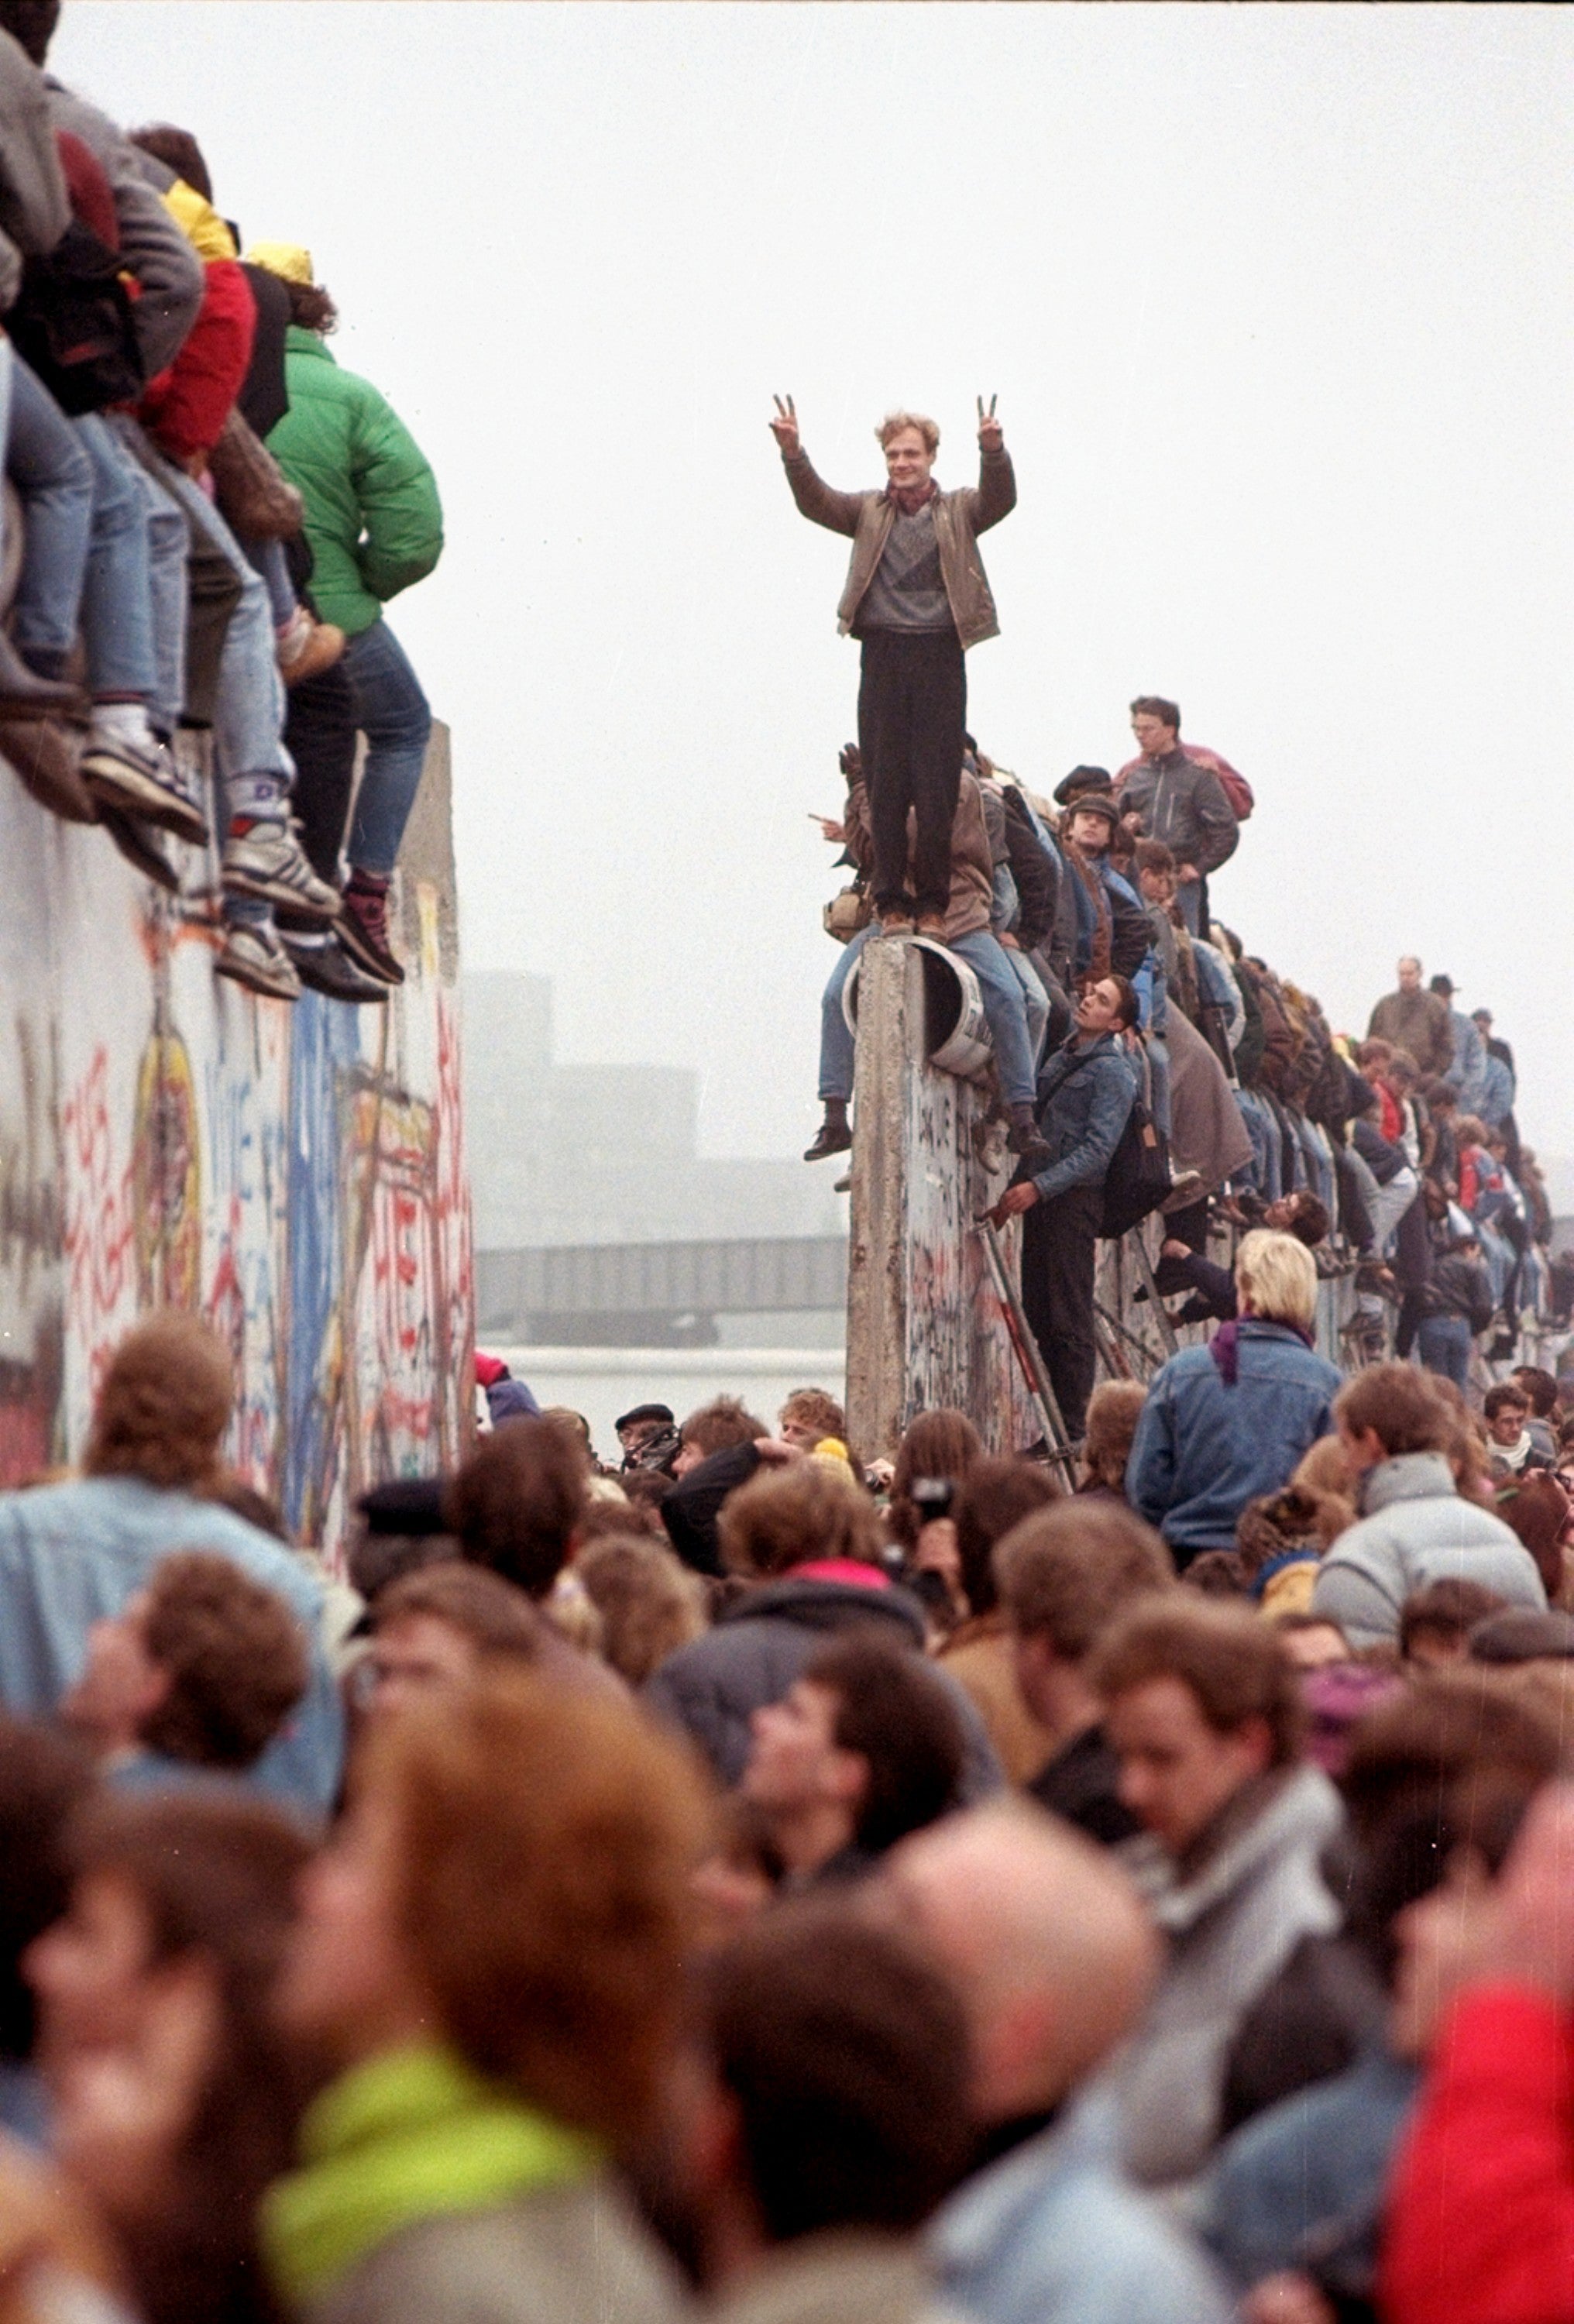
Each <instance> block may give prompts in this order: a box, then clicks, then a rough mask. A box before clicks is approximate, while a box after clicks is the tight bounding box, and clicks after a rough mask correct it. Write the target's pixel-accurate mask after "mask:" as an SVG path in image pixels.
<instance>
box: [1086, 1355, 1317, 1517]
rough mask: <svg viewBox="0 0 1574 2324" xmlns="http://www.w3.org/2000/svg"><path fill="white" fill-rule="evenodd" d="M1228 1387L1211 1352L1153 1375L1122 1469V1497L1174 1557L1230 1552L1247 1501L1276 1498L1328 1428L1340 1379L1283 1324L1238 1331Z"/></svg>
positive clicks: (1177, 1360) (1176, 1359) (1179, 1359)
mask: <svg viewBox="0 0 1574 2324" xmlns="http://www.w3.org/2000/svg"><path fill="white" fill-rule="evenodd" d="M1238 1330H1239V1338H1238V1342H1237V1354H1238V1369H1237V1375H1236V1380H1235V1384H1234V1386H1233V1387H1229V1386H1227V1385H1226V1383H1225V1379H1224V1376H1223V1374H1222V1373H1221V1372H1220V1368H1219V1366H1218V1365H1217V1364H1216V1363H1215V1361H1214V1360H1213V1354H1212V1351H1211V1349H1210V1348H1183V1349H1182V1350H1181V1351H1180V1353H1179V1355H1175V1356H1172V1357H1171V1358H1170V1360H1169V1361H1168V1363H1166V1364H1164V1365H1161V1366H1160V1368H1159V1369H1158V1371H1157V1372H1155V1375H1154V1379H1153V1382H1152V1385H1151V1386H1150V1388H1149V1389H1148V1392H1147V1401H1146V1403H1145V1404H1144V1406H1143V1407H1142V1410H1141V1412H1140V1414H1139V1415H1138V1416H1137V1434H1136V1435H1135V1437H1134V1438H1133V1439H1132V1444H1131V1457H1130V1459H1129V1460H1128V1462H1127V1464H1126V1498H1127V1499H1128V1501H1129V1502H1130V1503H1131V1506H1132V1508H1134V1509H1136V1510H1137V1512H1138V1513H1139V1514H1140V1515H1141V1516H1143V1517H1146V1519H1147V1520H1148V1523H1149V1524H1150V1525H1155V1526H1157V1527H1158V1528H1159V1531H1160V1532H1161V1533H1162V1534H1163V1535H1164V1539H1165V1540H1166V1541H1167V1542H1168V1543H1169V1545H1170V1546H1171V1548H1172V1549H1173V1550H1174V1551H1175V1553H1176V1554H1177V1556H1178V1557H1181V1558H1191V1557H1194V1556H1195V1555H1196V1554H1197V1553H1198V1551H1199V1550H1202V1549H1233V1547H1234V1546H1235V1521H1236V1519H1237V1517H1239V1515H1240V1513H1241V1511H1242V1509H1244V1508H1245V1507H1246V1505H1247V1502H1248V1501H1252V1500H1256V1499H1257V1497H1258V1495H1259V1494H1262V1493H1276V1492H1278V1491H1279V1489H1281V1487H1282V1486H1283V1485H1284V1484H1285V1483H1286V1482H1287V1480H1288V1479H1289V1478H1290V1476H1291V1474H1292V1473H1293V1471H1294V1470H1295V1468H1296V1467H1297V1465H1298V1464H1299V1462H1301V1460H1302V1456H1303V1455H1304V1454H1305V1453H1306V1452H1308V1451H1309V1450H1310V1448H1311V1447H1312V1445H1313V1444H1315V1443H1316V1442H1317V1440H1318V1438H1319V1437H1320V1436H1327V1435H1330V1434H1331V1433H1332V1429H1333V1399H1334V1397H1336V1396H1337V1395H1338V1394H1339V1386H1340V1378H1339V1372H1338V1371H1337V1370H1336V1369H1335V1368H1334V1366H1333V1365H1332V1364H1330V1363H1329V1362H1328V1361H1327V1360H1326V1359H1325V1358H1323V1357H1321V1356H1320V1355H1318V1354H1316V1353H1315V1351H1313V1350H1312V1349H1311V1348H1309V1347H1307V1346H1306V1344H1305V1342H1303V1341H1302V1339H1301V1338H1300V1337H1299V1335H1298V1334H1297V1333H1294V1332H1293V1331H1292V1330H1291V1329H1290V1327H1289V1325H1288V1324H1286V1323H1266V1322H1265V1321H1263V1320H1261V1319H1260V1318H1258V1317H1256V1316H1250V1315H1248V1316H1247V1318H1246V1320H1245V1321H1244V1322H1243V1323H1241V1324H1240V1325H1239V1326H1238Z"/></svg>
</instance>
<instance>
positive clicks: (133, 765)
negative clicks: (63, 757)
mask: <svg viewBox="0 0 1574 2324" xmlns="http://www.w3.org/2000/svg"><path fill="white" fill-rule="evenodd" d="M82 780H83V781H84V782H85V783H86V784H87V788H88V789H89V790H90V791H91V792H92V794H93V797H94V798H96V799H97V802H98V804H99V806H100V807H119V808H120V809H121V810H122V811H123V812H124V814H126V815H137V816H142V818H143V822H144V823H156V824H158V825H160V827H161V829H162V830H164V831H170V832H173V834H174V835H175V837H176V838H177V839H184V840H185V841H187V842H188V844H189V845H190V846H192V847H205V846H206V845H207V822H206V821H205V819H204V817H203V815H202V811H201V809H200V808H199V807H198V806H197V804H196V802H195V801H194V800H193V799H192V798H189V795H188V793H187V789H186V786H185V784H184V783H183V781H182V780H181V778H180V770H179V768H178V767H177V765H176V764H175V761H174V760H173V759H172V758H171V757H170V753H169V752H168V751H167V750H166V749H165V748H164V746H163V744H162V743H161V742H160V743H158V744H156V745H155V746H154V748H153V749H152V750H151V751H144V750H143V748H142V746H141V745H140V744H139V743H136V742H124V741H123V740H122V739H121V738H120V737H119V736H118V735H113V736H112V735H108V734H92V733H89V735H88V737H87V749H86V750H85V751H84V752H83V753H82Z"/></svg>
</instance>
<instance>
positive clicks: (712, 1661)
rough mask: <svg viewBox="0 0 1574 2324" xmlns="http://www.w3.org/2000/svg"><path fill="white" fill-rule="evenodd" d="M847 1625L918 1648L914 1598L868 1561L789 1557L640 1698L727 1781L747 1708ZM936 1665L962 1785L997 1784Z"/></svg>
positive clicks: (966, 1790)
mask: <svg viewBox="0 0 1574 2324" xmlns="http://www.w3.org/2000/svg"><path fill="white" fill-rule="evenodd" d="M854 1575H856V1578H853V1576H854ZM856 1629H869V1630H873V1631H876V1632H878V1633H879V1636H880V1637H883V1638H884V1639H886V1640H887V1642H888V1644H890V1645H892V1646H911V1647H913V1648H914V1649H915V1651H916V1652H918V1653H922V1652H923V1648H924V1611H923V1609H922V1607H921V1606H920V1605H919V1604H918V1601H917V1600H916V1598H914V1597H911V1596H910V1595H909V1594H908V1592H907V1591H906V1590H901V1589H898V1588H897V1586H896V1585H895V1584H894V1583H893V1582H890V1581H889V1580H888V1577H887V1576H886V1574H885V1573H884V1572H881V1570H880V1569H879V1567H878V1566H873V1565H870V1566H864V1567H861V1568H854V1567H851V1566H850V1565H848V1564H847V1563H844V1562H841V1561H838V1562H836V1563H835V1566H834V1572H833V1573H830V1572H827V1570H826V1568H825V1567H824V1566H822V1565H815V1564H811V1565H808V1566H800V1567H796V1568H794V1569H793V1570H792V1571H791V1572H787V1573H784V1574H782V1575H781V1576H780V1577H779V1578H778V1580H776V1581H774V1582H761V1583H760V1584H759V1587H758V1588H756V1589H753V1590H750V1591H749V1593H748V1595H747V1596H746V1597H743V1598H740V1599H739V1600H736V1602H735V1603H734V1604H732V1605H731V1606H726V1607H723V1609H722V1611H721V1613H720V1614H719V1615H718V1616H717V1618H716V1621H715V1625H714V1627H713V1628H712V1629H710V1630H707V1631H706V1633H705V1635H704V1637H703V1638H694V1639H691V1641H690V1642H689V1644H688V1645H687V1646H679V1647H678V1649H677V1653H676V1654H672V1655H667V1660H666V1661H665V1662H664V1663H662V1664H661V1665H659V1666H658V1668H657V1669H656V1670H655V1671H653V1672H652V1673H651V1674H650V1676H649V1678H648V1679H647V1680H646V1682H645V1689H644V1693H645V1700H646V1701H647V1702H648V1703H649V1706H650V1708H651V1710H652V1711H656V1712H657V1713H658V1716H659V1717H661V1718H664V1719H666V1720H668V1721H669V1722H670V1723H671V1724H672V1725H673V1726H675V1727H681V1728H682V1729H684V1731H685V1733H686V1735H687V1736H688V1737H689V1738H690V1740H691V1741H692V1742H694V1743H695V1744H697V1745H698V1747H699V1748H700V1749H701V1750H702V1751H703V1752H704V1755H705V1757H706V1758H707V1759H708V1760H709V1761H710V1763H711V1766H712V1767H713V1769H714V1771H715V1774H716V1777H717V1780H718V1782H720V1783H721V1784H723V1785H725V1786H726V1788H727V1789H728V1790H731V1789H732V1785H733V1784H736V1783H737V1781H738V1779H739V1777H740V1776H741V1775H742V1773H743V1769H744V1766H745V1763H746V1762H747V1760H748V1757H749V1751H750V1742H751V1740H752V1737H751V1733H750V1720H752V1719H753V1716H754V1713H755V1712H756V1711H762V1710H763V1709H764V1708H765V1706H766V1705H767V1704H768V1703H771V1702H779V1701H781V1699H782V1697H783V1695H784V1694H786V1693H787V1690H788V1688H789V1687H791V1686H792V1685H793V1683H794V1682H795V1681H796V1679H797V1678H798V1677H799V1675H800V1674H801V1673H802V1671H803V1667H804V1665H805V1663H806V1662H809V1661H810V1660H811V1659H812V1658H813V1657H814V1655H816V1654H817V1653H818V1652H819V1649H820V1648H821V1647H822V1646H824V1645H825V1644H826V1643H827V1641H828V1640H829V1639H831V1638H833V1637H839V1636H840V1635H841V1634H842V1632H844V1631H847V1630H856ZM936 1667H937V1669H938V1672H939V1675H940V1677H941V1678H942V1680H943V1682H944V1683H945V1686H946V1689H947V1691H948V1692H949V1693H950V1695H951V1698H952V1701H953V1704H954V1706H955V1708H956V1712H957V1716H958V1717H959V1719H960V1720H962V1733H963V1738H964V1741H965V1744H966V1748H967V1758H966V1764H965V1765H964V1767H963V1770H962V1791H963V1794H964V1796H965V1797H966V1798H968V1799H969V1800H972V1799H978V1798H980V1797H982V1796H983V1795H984V1794H987V1793H989V1792H992V1791H998V1790H999V1784H1000V1766H999V1760H998V1759H997V1758H996V1757H995V1754H994V1750H993V1748H992V1747H991V1745H990V1739H989V1737H988V1735H987V1734H986V1733H985V1731H984V1726H983V1721H982V1720H980V1717H979V1714H978V1712H977V1711H975V1710H974V1708H973V1705H972V1702H971V1699H970V1697H969V1696H968V1694H967V1692H966V1691H965V1690H964V1689H963V1688H962V1687H961V1686H959V1685H958V1683H957V1682H956V1681H955V1679H953V1678H952V1677H950V1676H949V1675H948V1674H947V1673H946V1671H945V1669H944V1666H943V1665H937V1666H936Z"/></svg>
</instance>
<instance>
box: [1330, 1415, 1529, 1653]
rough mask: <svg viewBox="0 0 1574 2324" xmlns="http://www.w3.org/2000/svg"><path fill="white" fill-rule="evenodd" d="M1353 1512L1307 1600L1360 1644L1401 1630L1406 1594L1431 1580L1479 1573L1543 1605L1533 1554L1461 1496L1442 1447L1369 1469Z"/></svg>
mask: <svg viewBox="0 0 1574 2324" xmlns="http://www.w3.org/2000/svg"><path fill="white" fill-rule="evenodd" d="M1361 1510H1362V1514H1361V1517H1360V1518H1359V1520H1358V1522H1357V1523H1356V1524H1355V1525H1353V1526H1350V1528H1349V1530H1348V1532H1346V1533H1341V1534H1340V1535H1339V1539H1338V1540H1337V1541H1336V1542H1335V1543H1334V1545H1333V1546H1332V1548H1331V1549H1330V1551H1329V1552H1328V1554H1327V1555H1326V1557H1324V1559H1323V1561H1322V1564H1321V1568H1320V1570H1319V1572H1318V1576H1317V1587H1316V1589H1315V1590H1314V1591H1312V1612H1313V1613H1314V1614H1321V1615H1323V1616H1325V1617H1326V1618H1327V1619H1328V1620H1329V1621H1330V1622H1337V1623H1338V1624H1339V1628H1340V1629H1341V1630H1342V1631H1343V1632H1344V1634H1345V1636H1346V1637H1347V1638H1348V1640H1349V1642H1350V1644H1351V1646H1354V1647H1355V1648H1356V1649H1357V1650H1358V1652H1359V1651H1360V1650H1361V1649H1362V1648H1364V1647H1367V1646H1381V1645H1382V1644H1383V1643H1384V1642H1385V1640H1393V1639H1395V1638H1397V1637H1398V1636H1399V1616H1400V1611H1401V1609H1402V1608H1403V1607H1404V1601H1405V1600H1406V1599H1407V1598H1408V1597H1409V1596H1410V1594H1411V1592H1412V1591H1415V1590H1424V1589H1425V1588H1426V1587H1427V1584H1428V1583H1429V1582H1443V1581H1451V1582H1480V1583H1481V1585H1482V1586H1483V1588H1484V1589H1487V1590H1496V1591H1497V1593H1498V1595H1499V1596H1500V1597H1503V1598H1506V1599H1507V1600H1508V1602H1509V1604H1510V1605H1511V1606H1532V1607H1535V1608H1536V1609H1541V1610H1544V1609H1545V1607H1546V1603H1547V1593H1546V1591H1544V1590H1543V1589H1542V1577H1541V1575H1540V1574H1539V1573H1538V1572H1536V1563H1535V1560H1534V1558H1533V1556H1532V1555H1531V1554H1530V1552H1529V1550H1528V1549H1526V1548H1525V1546H1524V1545H1523V1542H1521V1541H1520V1540H1519V1539H1518V1538H1517V1537H1516V1536H1515V1535H1514V1534H1512V1533H1511V1532H1510V1531H1509V1529H1508V1527H1507V1526H1505V1524H1504V1522H1503V1519H1502V1518H1501V1517H1494V1516H1493V1514H1492V1512H1491V1510H1490V1509H1484V1508H1478V1507H1477V1504H1476V1503H1475V1502H1474V1501H1467V1500H1462V1499H1460V1497H1459V1493H1458V1492H1457V1491H1456V1489H1455V1486H1454V1472H1453V1471H1452V1470H1451V1469H1450V1466H1449V1463H1448V1459H1447V1456H1446V1455H1445V1454H1443V1453H1441V1452H1400V1453H1397V1454H1395V1458H1394V1459H1393V1460H1392V1461H1382V1462H1378V1464H1377V1466H1376V1468H1375V1469H1368V1470H1367V1474H1366V1477H1365V1478H1364V1480H1362V1489H1361Z"/></svg>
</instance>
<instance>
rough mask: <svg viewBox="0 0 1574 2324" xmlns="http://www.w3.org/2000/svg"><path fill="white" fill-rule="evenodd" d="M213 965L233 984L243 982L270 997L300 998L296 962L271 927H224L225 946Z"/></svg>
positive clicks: (254, 990) (279, 999)
mask: <svg viewBox="0 0 1574 2324" xmlns="http://www.w3.org/2000/svg"><path fill="white" fill-rule="evenodd" d="M213 966H214V973H215V974H216V975H218V976H228V977H232V978H233V979H234V980H235V983H236V984H244V985H245V986H246V987H247V989H248V990H249V991H253V992H262V993H266V994H267V995H268V997H269V998H270V1000H273V1001H299V998H300V979H299V976H297V974H296V973H295V964H294V963H293V962H292V961H291V960H290V956H289V954H287V953H286V952H285V950H284V947H283V945H281V943H280V941H279V938H278V936H277V935H276V934H275V933H274V931H273V930H272V928H270V927H250V926H246V927H230V928H226V930H225V936H224V949H223V951H222V952H221V953H220V954H219V955H218V958H217V959H216V961H215V962H214V964H213Z"/></svg>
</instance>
